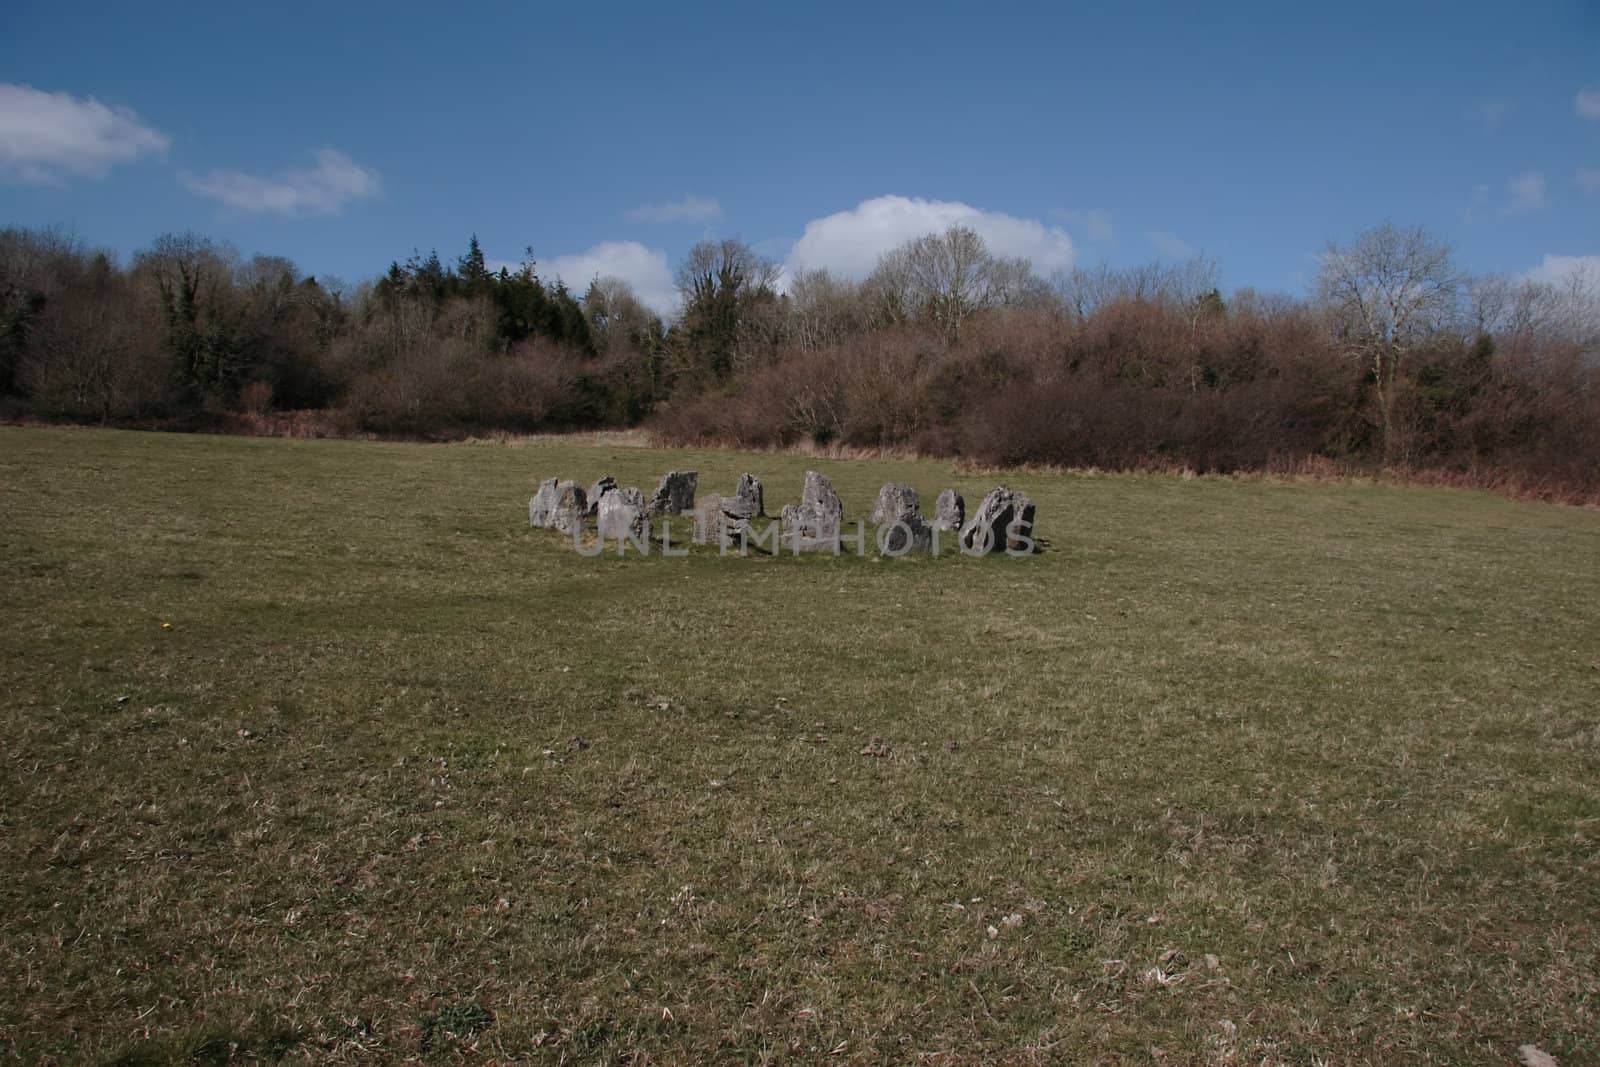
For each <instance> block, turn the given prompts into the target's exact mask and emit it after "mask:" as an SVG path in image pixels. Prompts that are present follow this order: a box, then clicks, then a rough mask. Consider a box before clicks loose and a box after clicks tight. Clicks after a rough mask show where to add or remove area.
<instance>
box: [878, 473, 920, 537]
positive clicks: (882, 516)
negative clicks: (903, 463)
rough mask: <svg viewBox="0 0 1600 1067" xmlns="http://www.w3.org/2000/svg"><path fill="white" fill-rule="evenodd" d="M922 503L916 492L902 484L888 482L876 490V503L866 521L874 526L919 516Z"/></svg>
mask: <svg viewBox="0 0 1600 1067" xmlns="http://www.w3.org/2000/svg"><path fill="white" fill-rule="evenodd" d="M921 512H922V501H921V499H920V498H918V496H917V491H916V490H915V489H913V488H911V486H909V485H906V484H905V483H904V482H890V483H889V484H888V485H885V486H884V487H883V488H882V489H879V490H878V502H877V503H876V504H874V505H873V507H872V514H871V515H869V516H867V521H868V522H870V523H872V524H873V525H874V526H882V525H883V524H884V523H886V522H894V521H895V520H896V519H903V518H905V517H906V516H907V515H920V514H921Z"/></svg>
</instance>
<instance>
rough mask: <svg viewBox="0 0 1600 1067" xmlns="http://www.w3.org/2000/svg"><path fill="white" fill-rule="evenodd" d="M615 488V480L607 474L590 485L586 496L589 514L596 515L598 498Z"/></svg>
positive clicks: (598, 503) (598, 509) (598, 504)
mask: <svg viewBox="0 0 1600 1067" xmlns="http://www.w3.org/2000/svg"><path fill="white" fill-rule="evenodd" d="M615 488H617V480H616V479H615V478H613V477H611V475H609V474H607V475H605V476H604V477H603V478H601V479H600V480H599V481H597V482H595V483H594V484H593V485H591V486H590V487H589V494H588V504H589V514H591V515H594V514H597V513H598V512H599V511H600V498H601V497H603V496H605V495H606V494H607V493H608V492H610V491H611V490H613V489H615Z"/></svg>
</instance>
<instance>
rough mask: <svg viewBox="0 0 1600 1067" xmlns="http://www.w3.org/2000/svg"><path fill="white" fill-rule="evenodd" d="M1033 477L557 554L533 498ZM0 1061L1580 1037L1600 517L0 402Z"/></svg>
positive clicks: (1502, 1048)
mask: <svg viewBox="0 0 1600 1067" xmlns="http://www.w3.org/2000/svg"><path fill="white" fill-rule="evenodd" d="M673 468H684V469H697V470H698V471H699V472H700V485H701V491H702V492H706V491H720V492H729V491H731V489H732V487H733V483H734V481H735V479H736V478H737V476H738V475H739V473H740V472H742V471H745V470H749V471H752V472H754V473H756V474H757V475H758V476H760V477H761V478H762V480H763V481H764V482H765V485H766V495H767V509H768V511H769V512H771V513H774V514H775V513H776V512H777V510H778V507H779V506H780V505H781V504H783V503H786V502H792V501H794V500H796V499H798V496H799V492H800V484H801V479H802V476H803V472H804V471H805V470H806V469H807V468H814V469H817V470H821V471H823V472H824V473H826V474H827V475H828V476H829V477H830V478H831V479H832V480H833V482H834V484H835V486H836V487H837V488H838V490H839V492H840V495H841V497H842V498H843V500H844V503H845V508H846V517H847V519H853V518H857V517H865V515H866V513H867V512H868V510H869V509H870V507H871V504H872V502H873V499H874V497H875V494H876V491H877V488H878V486H879V485H880V484H882V483H883V482H885V481H890V480H896V481H908V482H910V483H911V484H913V485H914V486H916V487H917V488H918V489H919V490H920V492H921V494H922V499H923V501H924V506H925V507H931V502H932V500H933V497H934V495H935V494H936V493H937V492H938V491H939V490H940V489H941V488H943V487H945V486H947V485H953V486H955V487H957V488H959V489H961V490H962V491H963V492H964V493H965V495H966V498H967V501H968V506H969V508H971V507H973V506H975V504H976V502H977V500H978V499H979V498H980V497H981V495H982V493H983V492H984V491H985V490H987V489H988V488H990V487H992V486H993V485H995V484H998V483H1002V482H1003V483H1005V484H1007V485H1011V486H1013V487H1014V488H1020V489H1023V490H1025V491H1026V492H1027V493H1029V494H1030V495H1031V496H1032V497H1033V498H1034V499H1035V500H1036V501H1037V502H1038V506H1039V511H1038V521H1039V525H1038V533H1039V535H1040V536H1041V537H1042V538H1044V539H1045V540H1046V541H1047V542H1048V545H1047V549H1046V551H1044V552H1042V553H1041V554H1039V555H1037V556H1034V557H1032V558H1026V559H1013V558H1004V557H997V558H988V559H972V558H965V557H959V556H951V557H948V558H941V559H937V560H931V559H926V558H921V559H919V558H908V559H903V560H878V559H873V558H854V557H852V556H846V557H844V558H833V557H805V558H799V559H796V558H793V557H791V556H788V555H785V556H782V557H780V558H756V557H751V558H721V557H719V555H718V554H717V553H716V551H715V550H706V549H699V550H696V551H694V552H692V553H691V554H690V556H689V557H688V558H683V559H663V558H661V557H660V556H659V555H653V556H651V557H649V558H645V559H640V558H637V557H634V556H631V555H630V556H629V557H628V558H625V559H618V558H616V557H615V556H614V555H613V554H611V553H608V554H607V555H605V556H604V557H601V558H595V559H589V558H584V557H582V556H580V555H578V554H577V553H575V552H574V551H573V550H572V547H571V544H570V542H569V541H566V540H564V539H563V538H561V537H560V536H559V535H557V534H555V533H553V532H549V531H543V530H531V529H529V528H528V525H527V501H528V497H529V496H530V495H531V494H532V493H533V491H534V489H535V488H536V486H537V484H538V482H539V481H540V480H541V479H542V478H546V477H550V476H553V475H560V476H562V477H570V478H574V479H576V480H578V481H579V482H580V483H582V484H588V483H589V482H590V481H592V480H593V479H595V478H596V477H598V476H600V475H602V474H607V473H609V474H614V475H616V476H617V478H618V480H619V481H620V482H621V483H622V484H623V485H639V486H641V487H643V488H645V489H646V491H647V492H648V491H649V489H651V488H652V487H653V486H654V485H655V481H656V479H657V478H658V477H659V476H660V474H662V473H663V472H665V471H666V470H669V469H673ZM0 589H3V591H4V596H3V601H0V602H3V604H4V607H5V611H4V621H3V623H0V750H3V760H0V872H3V873H0V1057H4V1058H10V1059H13V1060H18V1061H26V1062H55V1063H120V1064H144V1063H190V1062H202V1063H210V1062H230V1061H240V1062H261V1061H267V1062H271V1061H279V1060H281V1061H284V1062H333V1063H356V1062H372V1061H405V1060H421V1061H426V1062H456V1061H466V1062H487V1061H491V1060H496V1061H500V1062H506V1061H514V1062H549V1063H578V1062H581V1063H685V1062H727V1063H765V1062H807V1061H813V1060H819V1059H826V1060H827V1061H828V1062H863V1063H913V1062H922V1063H944V1064H954V1063H977V1062H994V1061H999V1062H1014V1063H1026V1062H1039V1063H1056V1062H1076V1063H1124V1062H1126V1063H1183V1064H1187V1063H1211V1064H1241V1065H1242V1064H1308V1065H1309V1064H1324V1063H1339V1064H1351V1063H1374V1064H1377V1063H1383V1064H1393V1063H1401V1062H1404V1063H1461V1064H1465V1063H1473V1064H1477V1063H1513V1062H1515V1061H1516V1057H1517V1049H1518V1046H1519V1045H1521V1044H1523V1043H1531V1044H1535V1045H1538V1046H1539V1047H1540V1048H1542V1049H1543V1050H1544V1051H1546V1052H1548V1053H1550V1054H1551V1055H1553V1056H1555V1057H1557V1058H1558V1060H1559V1062H1560V1063H1561V1064H1563V1065H1564V1067H1565V1065H1571V1064H1582V1063H1596V1062H1600V977H1597V974H1600V786H1597V784H1596V783H1597V782H1600V512H1597V511H1595V510H1593V509H1580V508H1570V507H1561V506H1556V505H1549V504H1533V503H1524V502H1516V501H1512V500H1508V499H1505V498H1502V497H1498V496H1494V495H1490V494H1487V493H1479V492H1469V491H1463V490H1448V489H1427V488H1417V487H1407V486H1397V485H1385V484H1374V483H1371V482H1355V481H1345V482H1294V481H1273V480H1268V479H1260V478H1239V479H1229V478H1182V477H1177V476H1171V475H1154V474H1150V475H1115V476H1111V475H1095V474H1047V473H1034V474H1030V473H1017V474H1011V473H1007V474H1004V475H999V474H992V473H991V474H979V473H972V472H969V471H957V470H955V469H953V468H952V467H951V466H950V465H949V464H947V463H944V462H916V461H897V460H876V459H873V460H862V459H855V460H832V459H823V458H807V457H803V456H795V455H783V454H741V453H737V452H729V451H694V450H686V449H685V450H680V449H661V450H657V449H650V448H645V447H639V446H638V444H637V443H636V442H635V441H633V440H632V439H629V438H620V437H619V438H608V437H605V436H590V437H574V438H570V439H560V438H535V439H528V440H524V441H513V442H507V443H465V444H454V445H415V444H398V443H379V442H363V441H286V440H271V439H250V438H232V437H204V436H181V435H166V434H138V433H129V432H119V431H103V430H89V429H46V428H17V427H5V428H0Z"/></svg>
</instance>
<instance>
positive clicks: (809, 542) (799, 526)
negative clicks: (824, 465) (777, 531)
mask: <svg viewBox="0 0 1600 1067" xmlns="http://www.w3.org/2000/svg"><path fill="white" fill-rule="evenodd" d="M780 519H781V521H782V523H783V537H784V540H785V541H787V542H789V544H790V546H791V547H793V548H794V549H795V550H796V551H801V552H803V551H806V550H808V549H819V548H827V549H832V548H834V547H835V546H836V545H837V544H838V543H839V527H840V526H841V525H843V523H844V505H843V504H841V503H840V502H839V494H838V493H836V492H834V491H833V485H832V483H830V482H829V481H828V479H826V478H824V477H823V476H822V475H820V474H818V473H817V472H816V471H806V484H805V489H804V490H803V491H802V492H801V494H800V503H799V504H788V505H786V506H785V507H784V509H783V512H782V515H781V517H780Z"/></svg>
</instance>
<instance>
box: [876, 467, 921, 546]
mask: <svg viewBox="0 0 1600 1067" xmlns="http://www.w3.org/2000/svg"><path fill="white" fill-rule="evenodd" d="M869 521H871V522H872V523H873V524H874V525H875V526H877V527H878V548H879V549H880V550H882V551H883V552H885V553H887V554H888V555H891V556H903V555H905V554H906V553H907V552H929V551H932V549H933V527H931V526H929V525H928V521H927V520H926V519H924V518H923V517H922V509H921V506H920V502H919V501H918V499H917V491H916V490H915V489H913V488H911V486H909V485H905V484H903V483H900V482H890V483H889V484H888V485H886V486H884V487H883V488H882V489H880V490H878V503H877V504H876V506H874V507H873V509H872V517H871V519H870V520H869Z"/></svg>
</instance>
